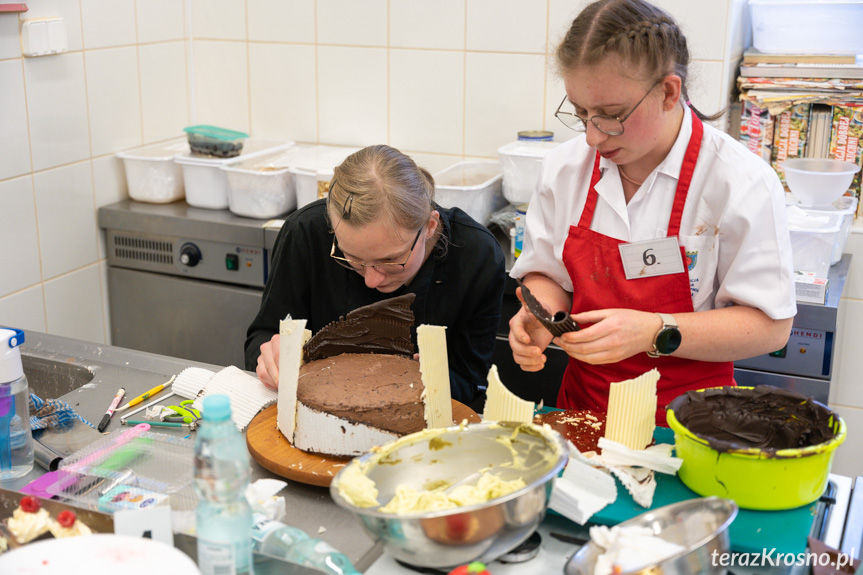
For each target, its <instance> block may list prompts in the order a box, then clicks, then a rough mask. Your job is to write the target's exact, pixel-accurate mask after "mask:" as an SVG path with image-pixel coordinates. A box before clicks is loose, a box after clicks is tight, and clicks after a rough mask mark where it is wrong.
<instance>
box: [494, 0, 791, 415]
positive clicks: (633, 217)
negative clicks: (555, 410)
mask: <svg viewBox="0 0 863 575" xmlns="http://www.w3.org/2000/svg"><path fill="white" fill-rule="evenodd" d="M557 60H558V65H559V68H560V72H561V74H562V77H563V81H564V86H565V90H566V96H565V97H564V99H563V101H562V102H561V105H560V107H559V108H558V111H557V112H556V113H555V115H556V116H557V117H558V118H559V119H560V120H561V121H562V122H563V123H564V124H566V125H567V126H569V127H571V128H573V129H575V130H578V131H584V132H585V135H584V136H583V137H576V138H574V139H572V140H570V141H568V142H566V143H564V144H562V145H560V146H558V147H557V148H556V149H554V150H552V151H550V152H549V153H548V155H547V156H546V158H545V160H544V162H543V167H542V175H541V179H540V182H539V184H538V187H537V190H536V191H535V192H534V195H533V198H532V199H531V202H530V207H529V209H528V211H527V219H526V224H525V236H524V246H523V251H522V254H521V256H520V257H519V258H518V260H517V262H516V264H515V266H514V267H513V269H512V272H511V275H512V276H513V277H516V278H524V282H525V285H527V287H528V288H530V290H531V292H532V293H533V295H534V296H536V297H537V299H539V300H540V302H542V303H543V304H544V306H545V307H546V309H548V310H550V311H551V312H552V313H554V312H555V311H556V310H562V309H566V310H571V313H572V317H573V319H574V320H575V321H576V322H577V323H578V324H579V325H580V326H581V328H582V329H580V330H579V331H574V332H570V333H566V334H564V335H563V336H561V337H559V338H554V342H555V343H557V344H558V345H560V346H561V347H562V348H563V349H564V350H566V352H567V354H569V356H570V359H569V365H568V367H567V369H566V372H565V374H564V378H563V382H562V385H561V389H560V393H559V396H558V401H557V407H561V408H566V409H594V410H599V411H605V410H606V409H607V401H608V388H609V383H610V382H613V381H623V380H626V379H629V378H631V377H636V376H638V375H640V374H642V373H644V372H646V371H648V370H650V369H652V368H654V367H656V368H658V370H659V372H660V376H661V378H660V380H659V388H658V395H659V398H658V405H659V409H658V410H657V422H658V423H660V424H664V422H665V405H667V404H668V402H670V401H671V400H672V399H673V398H674V397H676V396H678V395H679V394H681V393H683V392H685V391H687V390H690V389H701V388H705V387H712V386H719V385H733V384H734V380H733V365H732V361H734V360H736V359H742V358H745V357H752V356H756V355H760V354H763V353H768V352H771V351H775V350H777V349H781V348H782V347H783V346H784V345H785V344H786V342H787V340H788V336H789V333H790V329H791V322H792V318H793V317H794V315H795V313H796V311H797V310H796V304H795V296H794V282H793V268H792V262H791V242H790V238H789V234H788V229H787V225H786V222H785V202H784V193H783V189H782V185H781V184H780V182H779V179H778V177H777V175H776V173H775V172H774V171H773V169H772V168H771V167H770V166H769V165H768V164H767V163H765V162H764V161H763V160H762V159H761V158H759V157H758V156H756V155H755V154H753V153H751V152H750V151H749V150H747V149H746V148H745V147H744V146H743V145H741V144H740V143H738V142H737V141H735V140H734V139H733V138H731V137H729V136H728V135H727V134H725V133H723V132H721V131H719V130H717V129H715V128H713V127H712V126H710V125H708V124H705V123H703V122H702V119H703V118H704V116H703V115H702V114H701V113H700V112H698V111H697V110H696V109H695V108H694V107H693V106H692V105H691V104H690V103H689V102H688V101H687V100H688V97H687V89H686V80H687V75H688V70H687V67H688V64H689V50H688V48H687V44H686V39H685V38H684V36H683V34H682V32H681V30H680V28H679V27H678V26H677V24H676V23H675V21H674V20H673V19H672V18H671V17H670V16H669V15H668V14H667V13H665V12H664V11H662V10H660V9H658V8H657V7H655V6H653V5H651V4H648V3H647V2H644V1H642V0H600V1H598V2H595V3H593V4H590V5H588V6H587V7H586V8H585V9H584V10H583V11H582V12H581V13H580V14H579V15H578V16H577V17H576V19H575V20H574V21H573V23H572V26H571V28H570V30H569V32H568V33H567V35H566V37H565V38H564V40H563V41H562V42H561V44H560V46H559V47H558V49H557ZM509 342H510V345H511V347H512V350H513V356H514V358H515V361H516V362H518V363H519V364H520V365H521V367H522V369H525V370H527V371H538V370H540V369H542V367H543V366H544V364H545V356H544V353H543V352H544V350H545V348H546V347H547V346H548V345H549V343H551V342H552V335H551V333H550V332H548V331H547V330H546V329H545V328H543V327H542V326H541V325H540V324H539V323H538V322H537V321H536V320H535V319H534V318H533V316H531V315H530V314H529V312H528V311H527V310H526V309H524V308H522V310H520V311H519V313H518V314H517V315H515V316H514V317H513V318H512V320H511V321H510V334H509Z"/></svg>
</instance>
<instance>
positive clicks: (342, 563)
mask: <svg viewBox="0 0 863 575" xmlns="http://www.w3.org/2000/svg"><path fill="white" fill-rule="evenodd" d="M252 540H253V542H254V546H255V551H256V552H258V553H261V554H262V555H268V556H270V557H275V558H277V559H283V560H285V561H290V562H292V563H296V564H298V565H306V566H309V567H316V568H317V569H320V570H322V571H323V572H324V573H330V574H332V575H355V574H356V575H360V572H359V571H357V570H356V569H354V566H353V565H352V564H351V560H350V559H348V558H347V557H346V556H345V555H344V554H343V553H340V552H339V551H338V550H337V549H336V548H335V547H333V546H332V545H330V544H329V543H326V542H325V541H321V540H320V539H314V538H312V537H309V535H308V534H307V533H306V532H305V531H303V530H302V529H300V528H298V527H291V526H290V525H285V524H284V523H281V522H279V521H273V520H271V519H267V517H265V516H264V515H261V514H259V513H256V514H255V516H254V525H253V527H252Z"/></svg>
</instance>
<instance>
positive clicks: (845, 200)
mask: <svg viewBox="0 0 863 575" xmlns="http://www.w3.org/2000/svg"><path fill="white" fill-rule="evenodd" d="M786 198H787V202H788V204H789V205H796V203H797V199H796V198H794V196H793V195H791V194H786ZM800 209H802V210H803V211H804V212H806V213H808V214H812V215H814V216H824V215H831V214H833V215H838V216H839V217H840V218H841V220H840V222H839V233H838V234H837V236H836V242H835V243H834V244H833V252H832V253H831V255H830V265H831V266H832V265H836V264H837V263H839V260H840V259H842V254H843V253H844V252H845V244H846V243H847V242H848V234H849V233H850V232H851V226H852V225H854V214H856V213H857V198H855V197H853V196H842V197H841V198H839V199H838V200H836V201H835V202H833V204H832V205H830V206H822V207H816V208H805V207H802V206H801V207H800Z"/></svg>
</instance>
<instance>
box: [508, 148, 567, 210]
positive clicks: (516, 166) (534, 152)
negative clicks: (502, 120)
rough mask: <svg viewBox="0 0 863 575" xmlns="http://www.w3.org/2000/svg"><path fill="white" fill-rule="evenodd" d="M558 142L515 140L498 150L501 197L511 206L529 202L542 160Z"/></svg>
mask: <svg viewBox="0 0 863 575" xmlns="http://www.w3.org/2000/svg"><path fill="white" fill-rule="evenodd" d="M559 145H560V142H541V141H540V142H529V141H525V140H517V141H515V142H512V143H510V144H506V145H505V146H502V147H500V148H498V150H497V155H498V157H499V158H500V165H501V168H502V170H503V197H505V198H506V199H507V201H508V202H509V203H511V204H524V203H527V202H529V201H530V198H531V196H533V191H534V190H535V189H536V184H537V182H538V181H539V173H540V169H541V167H542V159H543V158H544V157H545V155H546V154H547V153H548V152H549V151H550V150H553V149H554V148H556V147H557V146H559Z"/></svg>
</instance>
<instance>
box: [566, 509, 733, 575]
mask: <svg viewBox="0 0 863 575" xmlns="http://www.w3.org/2000/svg"><path fill="white" fill-rule="evenodd" d="M736 516H737V505H736V504H735V503H734V502H733V501H731V500H730V499H721V498H719V497H706V498H699V499H689V500H686V501H681V502H679V503H672V504H671V505H666V506H665V507H660V508H658V509H653V510H651V511H648V512H646V513H642V514H641V515H638V516H637V517H633V518H632V519H629V520H627V521H624V522H622V523H620V526H621V527H623V526H639V527H650V528H651V529H652V530H653V533H654V535H656V536H657V537H661V538H662V539H665V540H666V541H670V542H672V543H677V544H678V545H682V546H683V547H685V549H684V550H683V551H681V552H680V553H678V554H676V555H673V556H671V557H668V558H667V559H664V560H662V561H658V562H655V563H653V564H651V565H646V566H645V567H643V568H642V569H639V570H638V571H629V572H626V573H621V574H619V575H635V574H637V575H721V574H723V573H725V571H726V568H725V567H723V566H722V565H721V564H720V558H721V557H722V555H723V554H724V553H729V537H728V527H729V526H730V525H731V522H732V521H734V518H735V517H736ZM601 554H602V549H600V548H599V547H598V546H597V545H596V544H595V543H593V542H592V541H591V542H589V543H587V544H585V545H584V546H583V547H582V548H581V549H579V550H578V551H577V552H576V553H575V555H573V556H572V559H570V560H569V561H568V562H567V564H566V567H565V568H564V571H563V572H564V574H565V575H593V573H594V566H595V564H596V558H597V557H599V555H601Z"/></svg>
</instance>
